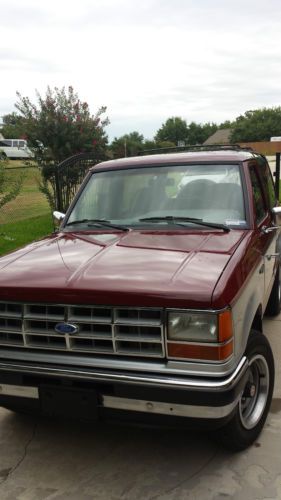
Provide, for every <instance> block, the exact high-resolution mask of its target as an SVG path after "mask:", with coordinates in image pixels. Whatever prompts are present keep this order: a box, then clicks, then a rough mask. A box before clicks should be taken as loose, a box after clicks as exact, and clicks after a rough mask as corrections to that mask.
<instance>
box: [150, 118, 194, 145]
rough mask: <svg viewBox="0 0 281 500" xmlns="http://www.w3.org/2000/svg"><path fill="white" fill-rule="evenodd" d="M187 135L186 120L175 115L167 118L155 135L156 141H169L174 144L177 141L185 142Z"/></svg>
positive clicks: (176, 143)
mask: <svg viewBox="0 0 281 500" xmlns="http://www.w3.org/2000/svg"><path fill="white" fill-rule="evenodd" d="M187 137H188V127H187V124H186V121H185V120H183V119H182V118H180V117H178V116H175V117H172V118H168V119H167V120H166V122H165V123H163V125H162V126H161V128H160V129H159V130H158V131H157V133H156V135H155V141H156V142H163V141H169V142H172V143H173V144H174V145H175V146H177V145H178V142H179V141H183V142H186V140H187Z"/></svg>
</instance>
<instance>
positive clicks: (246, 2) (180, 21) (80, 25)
mask: <svg viewBox="0 0 281 500" xmlns="http://www.w3.org/2000/svg"><path fill="white" fill-rule="evenodd" d="M0 7H1V10H0V12H1V14H0V32H1V37H0V88H1V92H0V116H1V115H3V114H6V113H10V112H12V111H14V103H15V101H16V91H17V90H18V91H19V92H20V93H21V94H23V95H27V96H29V97H31V98H32V99H34V98H35V89H38V91H39V92H40V93H42V94H44V93H45V90H46V87H47V85H50V86H51V87H54V86H58V87H62V86H68V85H72V86H73V87H74V89H75V90H76V91H77V92H78V94H79V96H80V98H81V99H82V100H86V101H88V103H89V104H90V107H91V111H92V112H93V113H94V112H95V111H97V109H98V108H99V107H100V106H107V116H108V117H109V119H110V122H111V123H110V125H109V126H108V127H107V133H108V134H109V138H110V139H112V138H113V137H114V136H120V135H122V134H124V133H127V132H131V131H133V130H137V131H138V132H140V133H142V134H143V135H144V136H145V137H146V138H152V137H153V135H154V134H155V133H156V131H157V130H158V128H159V127H160V126H161V124H162V123H163V122H164V121H165V120H166V119H167V118H168V117H170V116H181V117H182V118H184V119H185V120H186V121H187V122H188V123H189V122H190V121H196V122H198V123H199V122H200V123H202V122H206V121H214V122H217V123H219V122H222V121H224V120H227V119H233V118H235V117H236V116H238V115H239V114H242V113H244V112H245V111H246V110H249V109H255V108H260V107H263V106H279V105H281V2H280V0H267V1H264V0H263V1H261V0H197V1H195V0H169V1H167V0H140V1H139V2H137V1H136V0H79V1H77V0H76V1H73V0H56V1H54V0H48V1H47V2H39V1H38V0H0ZM280 132H281V131H280Z"/></svg>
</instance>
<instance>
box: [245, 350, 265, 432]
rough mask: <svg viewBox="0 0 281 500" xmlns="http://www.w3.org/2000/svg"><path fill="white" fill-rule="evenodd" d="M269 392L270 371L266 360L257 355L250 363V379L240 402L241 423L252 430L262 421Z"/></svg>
mask: <svg viewBox="0 0 281 500" xmlns="http://www.w3.org/2000/svg"><path fill="white" fill-rule="evenodd" d="M268 392H269V370H268V365H267V362H266V359H265V358H264V357H263V356H262V355H261V354H257V355H256V356H254V357H253V358H252V359H251V360H250V362H249V377H248V380H247V383H246V385H245V388H244V391H243V393H242V395H241V398H240V401H239V412H240V418H241V423H242V425H243V427H245V429H252V428H253V427H255V426H256V425H257V424H258V422H259V421H260V419H261V417H262V415H263V412H264V409H265V407H266V403H267V399H268Z"/></svg>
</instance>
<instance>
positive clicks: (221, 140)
mask: <svg viewBox="0 0 281 500" xmlns="http://www.w3.org/2000/svg"><path fill="white" fill-rule="evenodd" d="M230 134H231V128H221V129H219V130H217V131H216V132H215V133H214V134H212V135H210V137H208V139H207V140H206V141H205V142H203V145H204V146H205V145H206V146H208V145H210V144H230Z"/></svg>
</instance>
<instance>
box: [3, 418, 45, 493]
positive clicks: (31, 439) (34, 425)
mask: <svg viewBox="0 0 281 500" xmlns="http://www.w3.org/2000/svg"><path fill="white" fill-rule="evenodd" d="M37 427H38V423H37V422H35V423H34V424H33V428H32V433H31V436H30V437H29V438H28V440H27V442H26V444H25V446H24V449H23V454H22V456H21V457H20V459H19V460H18V461H17V463H16V464H15V465H14V467H11V468H10V469H7V470H6V473H5V475H4V478H3V479H2V481H0V486H2V485H3V484H4V483H5V482H6V481H8V479H9V478H10V477H11V476H12V474H14V473H15V471H16V470H17V469H18V468H19V467H20V466H21V464H22V463H23V461H24V460H25V458H26V456H27V452H28V448H29V446H30V444H31V443H32V441H33V439H34V437H35V434H36V431H37Z"/></svg>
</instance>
